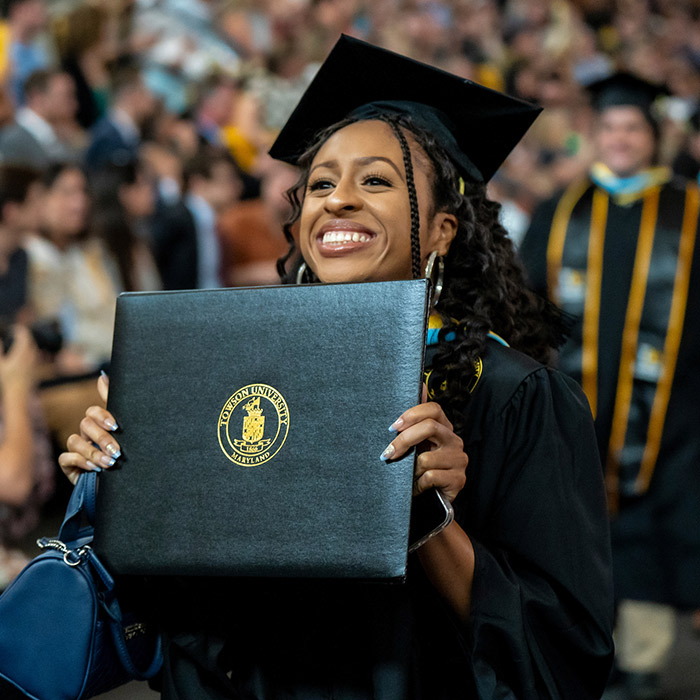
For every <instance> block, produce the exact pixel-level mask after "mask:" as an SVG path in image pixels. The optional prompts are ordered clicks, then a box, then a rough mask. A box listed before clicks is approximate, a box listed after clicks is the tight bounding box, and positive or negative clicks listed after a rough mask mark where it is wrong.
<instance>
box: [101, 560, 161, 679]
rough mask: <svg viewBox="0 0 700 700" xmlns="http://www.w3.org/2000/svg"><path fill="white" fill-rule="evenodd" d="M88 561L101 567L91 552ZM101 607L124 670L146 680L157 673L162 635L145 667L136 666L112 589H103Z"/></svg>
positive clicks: (132, 675) (134, 676) (158, 638)
mask: <svg viewBox="0 0 700 700" xmlns="http://www.w3.org/2000/svg"><path fill="white" fill-rule="evenodd" d="M90 561H91V563H92V564H93V565H94V564H95V562H97V564H98V565H99V566H100V567H101V566H102V564H100V563H99V559H97V557H96V556H95V555H94V553H91V556H90ZM101 602H102V608H103V609H104V611H105V612H106V613H107V615H108V616H109V627H110V631H111V632H112V639H113V640H114V646H115V648H116V650H117V654H118V655H119V660H120V661H121V663H122V666H124V668H125V670H126V672H127V673H128V674H129V675H130V676H131V677H132V678H133V679H134V680H137V681H146V680H148V679H149V678H153V676H155V675H156V673H158V671H159V670H160V668H161V666H162V665H163V644H162V637H161V635H160V634H158V635H157V636H156V645H155V649H154V651H153V658H152V659H151V662H150V663H149V664H148V666H147V668H145V669H144V670H141V669H138V668H136V664H135V663H134V661H133V659H132V658H131V654H130V653H129V649H128V647H127V645H126V636H125V630H124V625H123V623H122V610H121V608H120V607H119V601H118V600H117V597H116V596H115V595H114V593H113V591H112V590H109V591H105V594H104V595H102V596H101Z"/></svg>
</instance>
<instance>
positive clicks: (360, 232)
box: [60, 37, 612, 700]
mask: <svg viewBox="0 0 700 700" xmlns="http://www.w3.org/2000/svg"><path fill="white" fill-rule="evenodd" d="M538 111H539V110H538V109H536V108H533V107H532V106H531V105H529V104H527V103H524V102H521V101H519V100H514V99H512V98H509V97H506V96H505V95H501V94H500V93H497V92H493V91H491V90H489V89H486V88H483V87H481V86H479V85H476V84H474V83H471V82H469V81H465V80H462V79H459V78H457V77H456V76H453V75H450V74H448V73H444V72H443V71H440V70H437V69H434V68H432V67H429V66H427V65H425V64H421V63H417V62H415V61H412V60H410V59H407V58H405V57H403V56H399V55H397V54H394V53H391V52H388V51H385V50H383V49H379V48H377V47H374V46H371V45H369V44H365V43H364V42H361V41H357V40H354V39H350V38H347V37H343V38H341V40H340V41H339V43H338V44H337V46H336V47H335V49H334V50H333V51H332V53H331V54H330V56H329V58H328V59H327V61H326V62H325V63H324V65H323V66H322V67H321V69H320V71H319V72H318V74H317V76H316V78H315V79H314V81H313V83H312V84H311V85H310V87H309V88H308V91H307V92H306V94H305V95H304V97H303V98H302V100H301V102H300V104H299V106H298V107H297V109H296V111H295V112H294V114H293V115H292V116H291V117H290V120H289V122H288V123H287V125H286V126H285V127H284V129H283V130H282V132H281V133H280V135H279V137H278V139H277V141H276V143H275V145H274V146H273V148H272V150H271V154H272V156H273V157H275V158H278V159H280V160H284V161H287V162H290V163H294V164H296V165H298V166H299V167H300V169H301V176H300V180H299V182H298V184H297V185H296V186H295V187H294V188H292V190H291V191H290V200H291V202H292V205H293V216H292V221H291V222H290V223H289V224H288V225H287V226H286V228H285V232H286V235H287V237H288V238H287V239H288V241H289V243H290V251H289V255H288V256H287V257H286V260H281V261H280V265H279V267H280V270H281V272H282V273H284V275H285V280H284V281H285V282H288V283H293V282H297V283H300V284H304V283H306V282H314V281H316V282H317V281H321V282H324V283H329V282H362V281H380V280H395V279H411V278H418V277H423V276H428V277H434V282H435V284H434V295H433V304H434V308H433V315H432V317H431V324H430V326H431V328H430V331H429V334H428V347H427V351H426V401H425V402H424V403H421V404H419V405H418V406H415V407H413V408H411V409H409V410H408V411H406V412H405V413H404V414H403V415H401V416H397V417H396V421H395V422H394V423H393V424H392V426H391V428H390V431H391V432H390V433H387V443H388V446H387V448H386V449H385V450H384V452H383V453H382V455H381V456H380V455H377V464H378V465H379V464H380V461H379V460H380V459H382V460H385V461H388V462H391V461H392V459H394V458H396V457H399V456H401V455H403V454H404V453H405V452H406V451H407V450H409V449H411V448H414V447H415V448H417V452H418V453H419V454H418V457H417V460H416V472H415V491H416V492H422V491H424V490H426V489H429V488H431V487H437V488H439V489H440V490H441V491H442V492H443V493H444V494H445V496H446V497H447V498H448V499H449V500H450V501H452V502H453V505H454V509H455V521H453V522H452V523H451V524H450V525H448V526H447V527H446V528H445V529H444V530H442V531H441V532H440V533H439V534H437V535H436V536H434V537H433V538H432V539H430V540H428V541H427V542H426V543H425V544H423V545H422V547H421V548H420V549H418V550H417V552H416V553H415V554H412V555H411V559H410V564H409V572H408V577H407V582H406V583H405V584H404V585H392V586H389V585H380V584H377V583H373V584H366V583H362V582H359V581H345V582H340V581H334V582H328V581H325V582H324V581H312V580H304V581H279V580H274V579H268V580H265V581H259V580H258V581H251V582H245V581H238V580H237V581H232V580H226V581H221V582H219V583H218V584H217V583H212V582H211V581H207V582H205V583H204V582H203V583H201V584H199V585H198V584H197V583H196V582H182V581H181V584H182V585H181V588H180V589H179V590H178V592H177V594H176V595H174V596H173V599H172V602H169V601H167V600H163V596H162V588H159V591H158V595H156V596H155V597H154V598H153V599H152V601H151V602H152V609H155V608H159V609H160V612H159V613H158V615H157V617H158V619H159V620H160V621H161V624H162V626H163V629H164V631H165V637H166V659H165V665H164V668H163V673H162V677H161V679H160V687H161V688H162V693H163V697H164V698H167V699H169V700H191V699H192V698H202V699H205V698H206V699H208V700H223V699H224V698H256V699H259V700H272V699H273V698H274V699H276V700H284V699H291V698H302V699H304V700H312V699H316V698H337V699H339V700H351V699H353V700H369V699H370V698H374V699H375V700H454V699H455V698H464V699H472V700H477V699H478V700H495V699H496V698H500V699H505V698H510V699H512V700H515V699H516V698H517V700H539V699H544V698H548V699H551V700H554V699H558V700H597V699H598V698H599V697H600V694H601V693H602V691H603V687H604V685H605V681H606V678H607V676H608V674H609V671H610V666H611V663H612V638H611V631H612V579H611V571H610V551H609V532H608V522H607V517H606V512H605V496H604V487H603V478H602V468H601V465H600V460H599V457H598V453H597V449H596V445H595V439H594V431H593V421H592V417H591V415H590V410H589V409H588V406H587V403H586V399H585V397H584V395H583V393H582V392H581V391H580V389H579V387H578V386H577V385H576V383H575V382H574V381H573V380H571V379H570V378H568V377H566V376H565V375H564V374H562V373H559V372H558V371H556V370H553V369H550V368H549V367H547V366H546V365H545V364H542V363H541V362H540V361H538V360H542V361H545V360H546V358H547V356H548V354H549V350H550V349H551V348H552V347H553V346H554V345H556V344H557V343H558V342H559V340H560V338H561V322H560V317H559V315H558V312H557V311H556V309H555V308H554V307H553V306H551V305H548V304H546V303H545V301H544V300H542V299H541V298H539V297H536V295H534V294H532V293H531V292H529V291H528V290H527V288H526V286H525V282H524V276H523V272H522V270H521V268H520V267H519V265H518V263H517V261H516V258H515V255H514V252H513V248H512V244H511V242H510V240H509V238H508V236H507V234H506V232H505V230H504V229H503V228H502V227H501V225H500V224H499V223H498V205H496V204H495V203H493V202H489V201H487V200H486V197H485V183H486V181H488V179H489V178H490V177H491V176H492V175H493V173H494V172H495V170H496V169H497V168H498V166H499V165H500V163H501V162H502V160H503V159H504V158H505V157H506V155H507V154H508V153H509V152H510V150H511V149H512V148H513V146H514V145H515V144H516V143H517V141H518V140H519V139H520V137H521V136H522V135H523V133H524V132H525V131H526V130H527V128H528V127H529V125H530V124H531V123H532V121H533V120H534V118H535V117H536V116H537V113H538ZM292 231H294V232H295V235H294V236H293V235H292ZM387 323H389V324H391V323H392V319H387ZM318 332H319V333H323V332H324V329H323V325H322V324H320V325H319V328H318ZM358 342H360V341H359V339H358ZM358 347H359V348H360V350H361V342H360V345H359V346H358ZM348 351H357V350H356V348H353V349H350V348H348ZM318 360H319V362H338V363H342V361H343V357H342V349H339V353H338V356H334V357H319V358H318ZM290 371H293V370H292V368H290ZM388 381H390V379H388ZM101 387H102V391H103V394H105V395H106V390H107V384H106V382H105V381H104V380H102V381H101ZM369 396H371V388H370V387H368V397H369ZM332 418H333V419H339V420H342V417H337V416H336V417H332ZM115 419H116V420H118V416H116V417H115V416H111V414H109V413H108V412H107V411H105V410H104V409H102V408H98V407H93V408H92V409H90V411H88V415H87V417H86V420H85V421H84V422H83V424H82V432H81V435H77V434H76V435H73V436H72V438H71V439H70V440H69V443H68V446H69V451H68V452H65V453H64V454H62V455H61V458H60V463H61V465H62V467H63V469H64V471H65V472H66V474H67V475H68V476H69V477H70V478H72V479H75V478H76V477H77V474H78V473H79V472H80V470H81V469H90V468H92V467H91V465H93V466H94V465H95V464H99V463H100V462H99V461H96V460H99V459H100V457H101V456H104V455H105V454H106V452H109V451H110V450H112V451H114V450H118V449H119V448H118V444H117V441H116V440H115V436H114V434H113V433H110V432H109V431H108V430H106V429H105V427H106V426H109V425H110V421H114V420H115ZM369 429H372V430H374V428H370V427H369V426H368V430H369ZM383 429H385V428H383ZM93 442H94V444H96V445H99V446H100V447H99V448H97V447H94V445H93ZM333 449H334V446H333V445H331V444H329V445H328V455H329V459H332V458H333ZM103 450H105V452H103ZM303 457H304V456H303V455H299V458H300V459H303ZM467 462H468V465H467ZM328 498H329V500H333V499H335V498H340V499H342V494H334V493H332V492H331V493H329V494H328ZM309 505H310V507H314V504H309ZM326 506H327V504H325V503H321V504H316V507H320V508H323V507H326ZM261 507H263V508H264V507H265V504H264V503H262V504H261ZM203 517H205V516H204V515H203Z"/></svg>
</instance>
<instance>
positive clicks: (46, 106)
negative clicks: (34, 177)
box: [0, 69, 79, 171]
mask: <svg viewBox="0 0 700 700" xmlns="http://www.w3.org/2000/svg"><path fill="white" fill-rule="evenodd" d="M24 93H25V97H26V106H24V107H21V108H20V109H19V110H17V113H16V115H15V121H14V123H13V124H10V125H9V126H6V127H5V128H4V129H3V130H2V131H1V132H0V160H1V161H2V162H3V163H12V164H14V165H25V166H27V167H30V168H34V169H35V170H39V171H42V170H45V169H46V168H47V167H48V166H49V165H50V164H51V163H57V162H61V161H66V160H74V161H75V160H77V159H78V156H79V154H78V153H77V152H76V150H75V147H74V146H73V145H71V144H70V143H69V142H67V141H66V140H64V139H62V138H61V135H60V134H59V129H61V127H64V126H65V125H66V123H70V122H72V121H73V120H74V118H75V112H76V110H77V107H78V104H77V101H76V99H75V84H74V83H73V78H71V77H70V76H69V75H68V74H67V73H64V72H63V71H60V70H56V69H46V70H39V71H36V72H34V73H32V74H31V75H30V76H29V78H28V79H27V82H26V83H25V86H24Z"/></svg>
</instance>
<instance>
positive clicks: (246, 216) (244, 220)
mask: <svg viewBox="0 0 700 700" xmlns="http://www.w3.org/2000/svg"><path fill="white" fill-rule="evenodd" d="M297 177H298V173H297V171H296V170H295V169H294V168H292V167H291V166H289V165H287V164H286V163H282V162H279V161H272V162H271V163H270V165H269V166H268V167H267V170H266V173H265V176H264V177H263V179H262V183H261V195H262V196H261V197H260V199H248V200H246V201H243V202H237V203H236V204H233V205H232V206H230V207H228V208H227V209H226V210H225V211H224V212H223V213H222V215H221V219H220V222H219V233H220V236H221V246H222V258H223V270H224V280H223V281H224V284H226V285H231V286H234V287H241V286H252V285H259V284H279V279H280V276H279V273H278V272H277V259H278V258H280V257H282V256H283V255H284V254H285V253H286V252H287V250H288V247H289V246H288V244H287V242H286V240H285V238H284V235H283V234H282V225H283V224H284V223H285V221H286V220H287V219H288V218H289V214H290V207H289V202H288V201H287V199H286V198H285V196H284V193H285V192H286V191H287V190H288V189H290V188H291V187H292V186H293V185H294V183H295V182H296V180H297Z"/></svg>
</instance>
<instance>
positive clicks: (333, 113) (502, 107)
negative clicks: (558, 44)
mask: <svg viewBox="0 0 700 700" xmlns="http://www.w3.org/2000/svg"><path fill="white" fill-rule="evenodd" d="M540 111H541V109H540V108H539V107H536V106H534V105H532V104H530V103H528V102H524V101H523V100H519V99H516V98H513V97H509V96H507V95H504V94H502V93H500V92H496V91H495V90H491V89H489V88H486V87H483V86H482V85H478V84H477V83H474V82H472V81H470V80H466V79H464V78H460V77H458V76H456V75H452V74H451V73H447V72H445V71H443V70H440V69H438V68H434V67H432V66H429V65H427V64H425V63H420V62H418V61H414V60H413V59H410V58H407V57H405V56H401V55H400V54H397V53H394V52H392V51H388V50H386V49H382V48H379V47H377V46H373V45H372V44H368V43H366V42H364V41H360V40H358V39H353V38H351V37H348V36H345V35H343V36H341V38H340V39H339V40H338V42H337V43H336V45H335V46H334V47H333V50H332V51H331V52H330V54H329V55H328V58H327V59H326V60H325V62H324V63H323V65H322V66H321V68H320V69H319V71H318V73H317V74H316V76H315V78H314V79H313V81H312V82H311V84H310V85H309V87H308V88H307V90H306V92H305V93H304V95H303V96H302V98H301V100H300V101H299V104H298V105H297V106H296V108H295V110H294V112H293V113H292V115H291V116H290V117H289V119H288V121H287V123H286V124H285V126H284V127H283V128H282V130H281V132H280V134H279V136H278V137H277V140H276V141H275V143H274V144H273V146H272V148H271V149H270V155H271V156H272V157H273V158H277V159H278V160H283V161H286V162H288V163H292V164H296V162H297V160H298V158H299V157H300V156H301V155H302V153H304V151H305V150H306V149H307V148H308V146H310V145H311V143H312V142H313V139H314V137H315V135H316V134H317V133H318V132H319V131H320V130H322V129H324V128H326V127H328V126H331V125H332V124H335V123H336V122H338V121H341V120H342V119H344V118H345V117H355V118H357V119H358V120H360V119H374V118H377V117H378V116H380V115H383V114H408V115H410V116H411V117H412V118H413V120H414V121H415V122H416V123H417V124H418V125H419V126H422V127H423V128H425V129H426V130H427V131H429V132H430V133H431V134H432V135H433V136H434V137H435V139H436V140H437V141H438V142H439V143H440V145H441V146H442V147H443V148H445V150H446V151H447V152H448V154H449V155H450V156H451V158H452V159H453V161H454V163H455V165H456V166H457V168H458V170H459V172H460V175H462V176H463V177H468V178H470V179H472V180H475V181H477V182H486V181H488V180H489V179H490V178H491V176H492V175H493V174H494V173H495V172H496V170H497V169H498V167H499V166H500V165H501V163H502V162H503V161H504V160H505V158H506V156H507V155H508V154H509V153H510V152H511V150H513V148H514V146H515V145H516V144H517V143H518V141H520V139H521V138H522V136H523V135H524V134H525V132H526V131H527V130H528V128H529V127H530V125H531V124H532V122H533V121H534V120H535V118H536V117H537V115H538V114H539V113H540Z"/></svg>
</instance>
